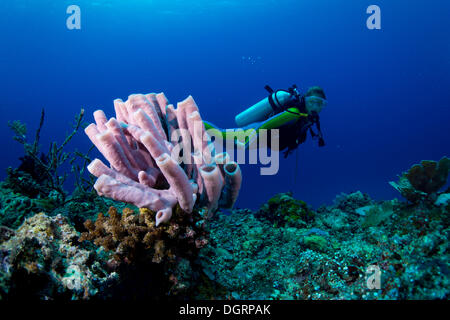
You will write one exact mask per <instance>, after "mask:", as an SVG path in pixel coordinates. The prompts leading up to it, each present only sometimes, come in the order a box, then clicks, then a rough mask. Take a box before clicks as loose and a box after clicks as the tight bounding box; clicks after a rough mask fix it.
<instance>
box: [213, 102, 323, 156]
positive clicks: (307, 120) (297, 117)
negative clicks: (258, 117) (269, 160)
mask: <svg viewBox="0 0 450 320" xmlns="http://www.w3.org/2000/svg"><path fill="white" fill-rule="evenodd" d="M298 107H299V108H298V109H297V108H295V107H294V108H287V110H286V111H283V112H281V113H278V114H276V115H273V116H272V117H270V118H268V119H266V120H264V121H261V122H254V123H251V124H249V125H247V126H245V127H243V128H237V129H236V128H235V129H229V130H230V131H231V133H233V132H235V131H236V130H241V131H245V132H246V133H247V134H248V139H247V137H245V142H244V141H242V145H245V147H246V148H248V147H249V146H250V145H251V144H252V143H253V142H254V140H255V139H256V138H257V137H258V136H259V130H260V129H278V130H279V147H278V151H283V150H285V149H287V150H286V151H285V152H284V157H287V156H288V155H289V154H290V153H291V152H292V151H293V150H295V149H296V148H297V147H298V146H299V145H300V144H301V143H303V142H305V140H306V137H307V133H308V130H310V133H311V136H312V137H313V138H314V137H316V136H318V137H319V146H322V145H323V139H322V135H321V132H320V129H319V128H320V125H318V119H319V117H318V115H317V114H314V115H312V116H311V115H308V114H307V113H306V112H305V107H304V104H302V105H300V106H298ZM302 111H303V112H302ZM204 123H205V129H206V130H213V132H214V131H215V135H218V136H222V138H223V139H224V140H227V139H234V136H233V135H232V134H230V132H229V131H227V130H224V129H220V128H218V127H216V126H215V125H213V124H212V123H210V122H208V121H204ZM314 123H316V124H317V125H318V129H319V133H318V134H316V133H314V131H312V129H311V126H312V125H313V124H314ZM267 138H268V139H267V144H268V145H267V146H268V147H269V148H271V145H270V143H271V139H270V137H267ZM235 141H236V140H235ZM271 149H272V148H271Z"/></svg>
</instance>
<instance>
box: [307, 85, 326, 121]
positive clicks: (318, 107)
mask: <svg viewBox="0 0 450 320" xmlns="http://www.w3.org/2000/svg"><path fill="white" fill-rule="evenodd" d="M326 105H327V98H326V96H325V92H324V91H323V89H322V88H321V87H317V86H316V87H311V88H309V89H308V91H307V92H306V94H305V107H306V112H307V113H308V114H313V112H314V111H315V112H317V114H319V113H320V111H322V109H323V107H325V106H326Z"/></svg>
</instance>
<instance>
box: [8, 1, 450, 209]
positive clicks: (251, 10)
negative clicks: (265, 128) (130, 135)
mask: <svg viewBox="0 0 450 320" xmlns="http://www.w3.org/2000/svg"><path fill="white" fill-rule="evenodd" d="M71 4H76V5H78V6H80V8H81V14H82V15H81V17H82V18H81V21H82V22H81V23H82V26H81V30H68V29H67V28H66V19H67V17H68V15H67V14H66V8H67V7H68V6H69V5H71ZM371 4H376V5H378V6H379V7H380V8H381V17H382V20H381V21H382V22H381V30H368V29H367V27H366V19H367V17H368V14H366V8H367V7H368V6H369V5H371ZM0 12H1V13H2V14H1V16H0V75H1V78H0V101H1V102H0V110H1V113H2V120H1V125H0V137H1V141H2V143H3V152H2V157H1V159H0V168H2V170H1V172H0V174H1V176H0V177H1V178H4V176H5V171H4V170H3V168H6V167H8V166H13V167H14V166H17V165H18V164H19V161H18V157H20V156H21V155H22V154H23V150H22V147H21V145H19V144H18V143H16V142H15V141H13V140H12V139H11V136H12V133H11V131H10V130H9V129H8V127H7V122H8V120H15V119H20V120H21V121H23V122H25V123H27V124H28V127H29V129H30V133H31V134H30V136H33V135H34V130H35V129H36V127H37V124H38V121H39V116H40V110H41V108H42V107H45V110H46V124H45V125H44V129H43V132H42V140H41V143H42V145H43V146H44V147H45V148H44V150H46V148H47V147H48V143H49V142H50V141H53V140H55V139H56V140H58V141H61V140H63V139H64V137H65V133H66V132H69V131H70V127H69V126H68V124H69V123H70V122H71V121H72V120H73V117H74V115H75V114H76V113H77V112H78V111H79V110H80V108H85V110H86V112H87V119H86V120H88V121H89V122H91V121H92V112H93V111H94V110H96V109H98V108H102V109H104V110H105V112H106V113H107V115H108V116H113V115H114V113H113V104H112V101H113V99H115V98H122V99H124V100H125V99H126V98H127V96H128V95H129V94H131V93H147V92H160V91H164V92H165V94H166V96H167V97H168V98H169V100H170V101H171V102H172V103H175V102H177V101H181V100H182V99H184V98H185V97H186V96H187V95H189V94H191V95H192V96H193V97H194V98H195V100H196V102H197V104H198V105H199V107H200V111H201V113H202V116H203V118H204V119H206V120H208V121H211V122H213V123H216V124H217V125H219V126H221V127H235V124H234V116H235V115H236V114H237V113H238V112H240V111H242V110H243V109H245V108H246V107H249V106H251V105H252V104H254V103H256V102H257V101H259V100H260V99H262V98H264V97H265V96H266V92H265V90H264V89H263V87H264V85H266V84H270V85H271V86H272V87H274V88H287V87H289V86H290V85H292V84H293V83H297V84H298V85H299V87H300V88H302V89H303V90H305V89H306V88H307V87H308V86H311V85H320V86H322V87H323V88H324V89H325V91H326V95H327V97H328V101H329V103H328V106H327V107H326V108H325V109H324V111H323V112H322V114H321V123H322V129H323V133H324V137H325V140H326V143H327V145H326V147H324V148H320V149H319V148H318V147H317V142H316V141H312V140H311V139H309V140H308V141H307V142H306V143H305V144H303V145H301V146H300V148H299V149H298V166H296V155H295V153H294V154H293V155H291V156H290V157H289V158H288V159H280V171H279V172H278V174H277V175H274V176H260V175H259V166H250V165H246V166H243V168H242V169H243V174H244V182H243V186H242V190H241V195H240V198H239V200H238V202H237V206H238V207H250V208H256V207H258V206H259V205H260V204H261V203H263V202H264V201H265V200H267V199H268V198H269V197H270V196H272V195H273V194H274V193H277V192H285V191H293V192H294V195H295V196H296V197H297V198H301V199H303V200H305V201H307V202H308V203H311V204H312V205H314V206H318V205H320V204H323V203H331V202H332V200H333V199H334V197H335V195H336V194H339V193H341V192H346V193H349V192H351V191H355V190H361V191H363V192H367V193H369V194H370V195H371V196H372V197H373V198H376V199H390V198H393V197H399V195H398V193H397V192H396V191H395V190H393V189H392V188H391V187H390V186H389V185H388V181H390V180H394V179H396V175H397V174H399V173H401V172H402V171H404V170H406V169H407V168H409V167H410V166H411V165H412V164H414V163H417V162H418V161H420V160H422V159H434V160H438V159H440V158H441V157H442V156H444V155H446V156H450V152H449V151H450V135H449V134H448V125H449V124H450V90H449V88H450V76H449V74H450V24H449V23H448V21H449V17H450V2H448V1H439V0H434V1H423V0H415V1H400V0H397V1H392V0H389V1H384V0H382V1H380V0H378V1H325V0H316V1H300V0H279V1H269V0H245V1H237V0H228V1H210V0H201V1H188V0H184V1H168V0H155V1H138V0H127V1H124V0H122V1H119V0H116V1H106V0H97V1H86V0H71V1H50V0H48V1H44V0H41V1H33V0H27V1H24V0H2V1H1V2H0ZM89 147H90V141H89V140H88V139H87V137H86V136H85V135H84V133H82V132H80V133H79V135H78V136H76V137H75V139H74V140H73V141H72V142H71V144H70V148H77V149H79V150H81V151H86V150H87V149H88V148H89ZM296 167H297V173H295V172H296Z"/></svg>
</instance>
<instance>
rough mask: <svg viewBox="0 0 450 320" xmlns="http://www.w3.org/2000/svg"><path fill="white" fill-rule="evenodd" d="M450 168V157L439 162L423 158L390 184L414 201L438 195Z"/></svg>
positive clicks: (445, 181)
mask: <svg viewBox="0 0 450 320" xmlns="http://www.w3.org/2000/svg"><path fill="white" fill-rule="evenodd" d="M449 170H450V159H449V158H447V157H443V158H442V159H441V160H439V162H436V161H431V160H423V161H422V162H421V163H420V164H415V165H413V166H412V167H411V168H410V169H409V170H408V171H407V172H404V173H403V174H402V176H401V177H400V178H399V180H398V182H397V183H396V182H392V181H391V182H390V183H389V184H390V185H391V186H393V187H394V188H395V189H396V190H398V191H399V192H400V193H401V195H402V196H404V197H405V198H406V199H408V200H409V201H411V202H413V203H417V202H420V201H422V200H425V199H428V198H430V197H432V196H433V195H436V194H437V193H438V191H439V190H440V189H441V188H442V187H444V186H445V184H446V183H447V178H448V174H449Z"/></svg>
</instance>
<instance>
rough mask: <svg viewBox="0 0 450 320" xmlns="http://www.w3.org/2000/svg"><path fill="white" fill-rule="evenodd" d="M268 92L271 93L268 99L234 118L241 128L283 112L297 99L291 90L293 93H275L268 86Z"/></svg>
mask: <svg viewBox="0 0 450 320" xmlns="http://www.w3.org/2000/svg"><path fill="white" fill-rule="evenodd" d="M266 90H268V91H269V93H270V95H269V96H268V97H267V98H264V99H263V100H261V101H259V102H258V103H256V104H254V105H253V106H251V107H250V108H248V109H246V110H244V111H242V112H241V113H239V114H238V115H237V116H236V117H235V118H234V120H235V122H236V124H237V125H238V126H239V127H244V126H246V125H248V124H250V123H253V122H258V121H263V120H266V119H267V118H268V117H269V116H270V115H271V114H273V113H278V112H281V111H283V110H284V109H285V107H286V103H287V102H289V101H291V100H292V98H293V97H295V93H294V92H292V91H291V90H289V91H291V92H289V91H285V90H277V91H273V90H272V89H271V88H270V87H269V86H266Z"/></svg>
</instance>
